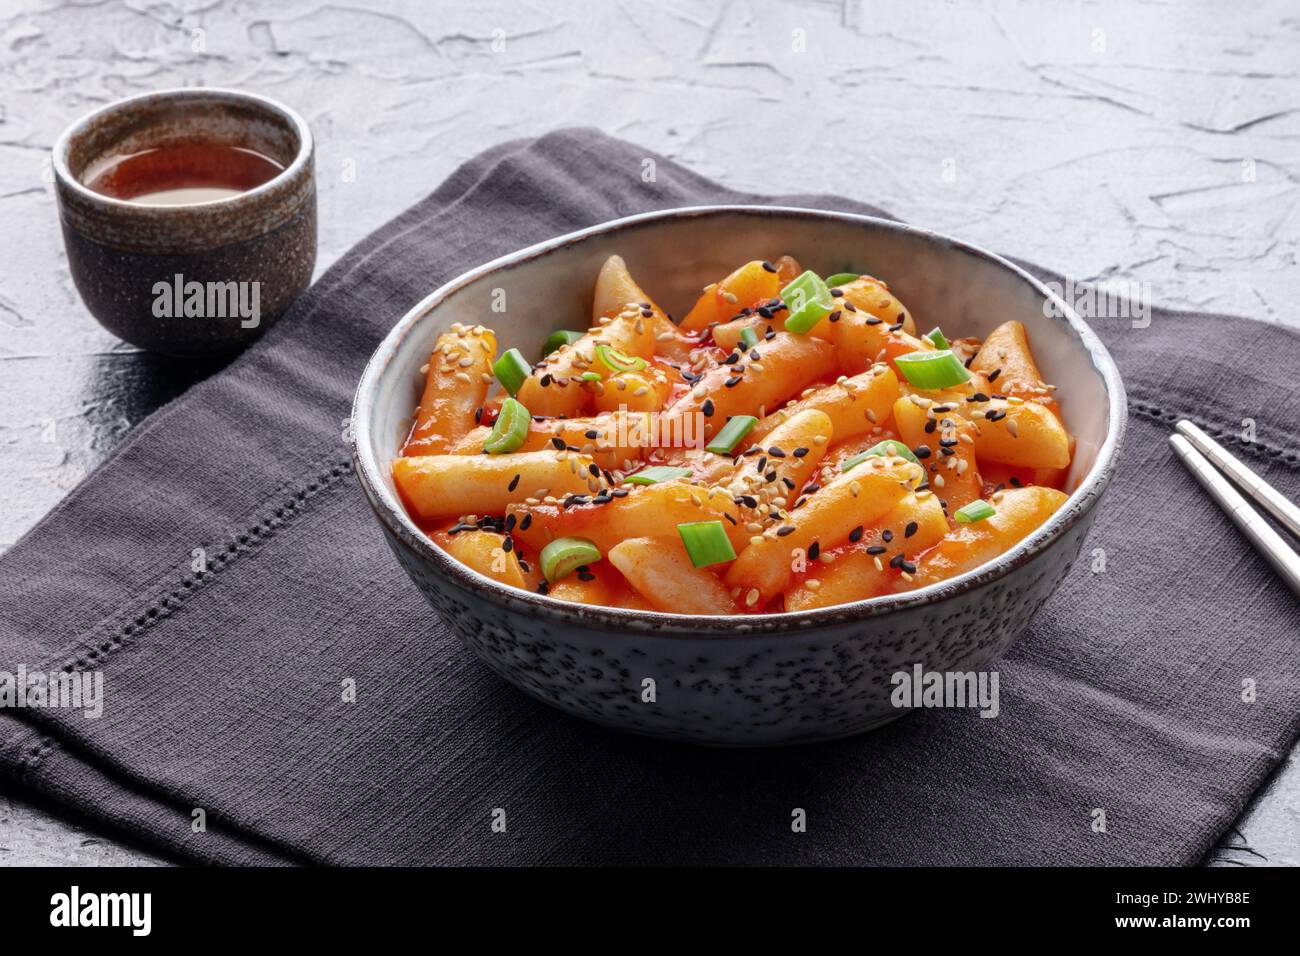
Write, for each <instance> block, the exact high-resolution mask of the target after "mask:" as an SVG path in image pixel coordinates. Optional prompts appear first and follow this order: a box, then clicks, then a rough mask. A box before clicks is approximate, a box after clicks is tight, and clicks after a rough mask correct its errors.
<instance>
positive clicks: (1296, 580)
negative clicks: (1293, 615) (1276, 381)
mask: <svg viewBox="0 0 1300 956" xmlns="http://www.w3.org/2000/svg"><path fill="white" fill-rule="evenodd" d="M1169 444H1170V445H1172V446H1173V449H1174V453H1175V454H1176V455H1178V457H1179V458H1181V459H1182V460H1183V464H1184V465H1186V466H1187V469H1188V470H1189V471H1190V472H1191V473H1192V475H1193V477H1195V478H1196V480H1197V481H1199V482H1200V483H1201V486H1202V487H1204V488H1205V490H1206V491H1208V492H1209V493H1210V497H1211V498H1213V499H1214V500H1215V501H1216V502H1218V505H1219V507H1220V508H1222V509H1223V511H1224V513H1225V514H1226V515H1227V516H1228V517H1229V518H1230V519H1231V520H1232V523H1233V524H1235V525H1236V526H1237V528H1238V529H1240V531H1241V533H1242V534H1244V535H1245V536H1246V537H1247V539H1249V540H1250V543H1251V544H1252V545H1253V546H1254V548H1255V550H1256V551H1258V552H1259V553H1260V554H1262V555H1263V556H1264V558H1265V559H1266V560H1267V561H1268V563H1269V564H1271V565H1273V569H1274V570H1275V571H1276V572H1277V573H1278V576H1279V577H1281V578H1282V580H1283V581H1285V582H1286V585H1287V587H1289V588H1290V589H1291V590H1292V591H1293V592H1294V593H1295V595H1296V596H1297V597H1300V554H1296V553H1295V551H1293V550H1292V549H1291V546H1290V545H1289V544H1287V543H1286V541H1285V540H1284V539H1283V538H1282V536H1281V535H1280V534H1278V533H1277V532H1276V531H1274V530H1273V527H1272V526H1271V525H1270V524H1269V523H1268V521H1267V520H1265V518H1264V516H1263V515H1261V514H1260V513H1259V512H1258V511H1256V510H1255V509H1254V508H1252V507H1251V506H1250V503H1249V502H1247V501H1246V499H1245V498H1243V497H1242V496H1241V495H1240V494H1239V493H1238V492H1237V489H1236V488H1234V487H1232V485H1231V484H1230V483H1229V482H1228V480H1227V479H1226V478H1224V477H1223V475H1221V474H1219V472H1218V471H1217V470H1215V467H1214V466H1213V465H1212V464H1210V461H1209V459H1207V458H1206V457H1205V456H1204V455H1202V454H1201V453H1200V452H1198V451H1197V450H1196V449H1195V448H1194V447H1193V446H1192V444H1191V442H1189V441H1188V440H1187V439H1186V438H1184V437H1183V436H1182V435H1170V436H1169ZM1224 454H1227V453H1226V452H1225V453H1224ZM1243 467H1244V466H1243Z"/></svg>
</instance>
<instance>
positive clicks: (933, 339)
mask: <svg viewBox="0 0 1300 956" xmlns="http://www.w3.org/2000/svg"><path fill="white" fill-rule="evenodd" d="M925 337H926V338H927V339H929V340H930V343H931V344H932V345H933V346H934V347H935V348H937V349H946V348H947V347H948V340H947V339H945V338H944V337H943V332H942V331H940V330H939V329H937V328H935V329H931V330H930V331H929V333H928V334H927V335H926V336H925Z"/></svg>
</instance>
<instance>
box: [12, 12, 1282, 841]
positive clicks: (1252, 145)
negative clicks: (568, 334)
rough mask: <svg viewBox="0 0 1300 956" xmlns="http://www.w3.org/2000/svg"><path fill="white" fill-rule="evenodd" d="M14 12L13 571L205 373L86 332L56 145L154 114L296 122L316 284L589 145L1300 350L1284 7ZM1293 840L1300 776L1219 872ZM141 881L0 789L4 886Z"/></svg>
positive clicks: (86, 837) (65, 823) (1263, 809)
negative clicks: (223, 109)
mask: <svg viewBox="0 0 1300 956" xmlns="http://www.w3.org/2000/svg"><path fill="white" fill-rule="evenodd" d="M0 7H2V9H0V224H3V228H0V244H2V245H0V502H3V504H2V505H0V550H3V549H4V548H5V547H7V546H8V545H10V544H12V543H13V542H14V541H15V540H16V539H17V538H18V537H19V536H21V535H22V534H23V532H24V531H26V530H27V529H28V528H29V527H31V525H32V524H34V523H35V522H36V521H37V519H39V518H40V516H41V515H43V514H44V513H45V512H47V511H48V510H49V509H50V508H51V507H53V506H54V505H55V504H56V503H57V502H58V500H59V499H60V497H61V496H62V495H64V494H65V493H66V492H67V491H68V489H69V488H71V487H72V486H73V485H74V484H75V483H76V482H77V481H78V480H79V478H80V477H81V476H82V475H83V474H85V472H86V471H87V470H89V469H90V468H93V467H94V465H95V464H96V463H97V462H98V461H99V460H100V459H101V458H102V457H103V456H104V455H105V453H106V452H107V451H108V450H109V449H111V448H112V447H113V446H114V445H115V444H116V443H117V442H118V441H120V440H121V438H122V436H123V435H124V434H126V432H127V431H128V430H130V429H131V428H132V427H133V426H134V425H135V424H136V423H137V422H138V421H139V420H140V419H141V418H143V417H144V416H145V415H147V414H148V413H149V412H150V411H151V410H153V409H154V408H156V407H157V406H158V405H159V404H161V403H162V402H165V401H167V400H168V399H170V398H171V397H173V396H174V395H176V394H178V393H179V392H180V391H182V390H183V389H184V388H185V387H186V386H187V385H188V384H189V383H190V381H192V378H193V373H192V372H189V371H187V370H184V369H180V368H177V367H175V366H174V365H173V364H172V363H169V362H167V361H166V360H159V359H155V358H152V357H150V356H146V355H142V354H140V353H138V352H135V351H133V350H132V349H130V348H127V347H125V346H123V345H122V344H121V343H120V342H117V341H116V340H114V339H113V338H112V337H111V336H110V335H108V334H107V333H106V332H104V331H102V330H101V329H100V328H99V327H98V326H97V325H96V324H95V322H94V320H93V319H91V317H90V316H89V314H88V313H87V312H86V311H85V309H84V308H83V307H82V305H81V303H80V301H79V300H78V298H77V295H76V292H75V290H74V289H73V287H72V283H71V280H70V278H69V276H68V273H67V269H66V264H65V261H64V257H63V250H62V245H61V241H60V237H59V231H58V226H57V219H56V213H55V207H54V199H53V194H52V192H51V187H50V183H49V175H48V161H47V157H48V154H49V150H50V147H51V146H52V145H53V143H54V140H55V138H56V136H57V135H58V133H59V131H60V129H61V128H62V127H63V126H64V125H65V124H66V123H68V122H69V121H71V120H72V119H74V118H75V117H77V116H79V115H80V114H82V113H84V112H86V111H87V110H90V109H92V108H94V107H96V106H98V105H100V104H103V103H106V102H109V101H111V100H114V99H117V98H119V97H122V96H126V95H129V94H133V93H137V92H143V91H146V90H150V89H158V88H163V87H168V86H180V85H201V84H202V85H216V86H232V87H243V88H248V89H251V90H254V91H257V92H262V93H266V94H268V95H270V96H274V97H277V98H279V99H282V100H284V101H286V102H288V103H290V104H291V105H293V106H295V107H297V108H298V109H299V110H300V111H301V112H302V113H303V114H304V115H306V117H307V119H308V120H309V121H310V123H311V125H312V128H313V129H314V131H315V133H316V136H317V141H318V150H319V152H318V159H317V162H318V174H319V183H320V213H321V233H320V249H321V265H322V266H327V265H329V264H330V263H331V262H332V261H333V260H335V259H336V258H337V257H338V256H339V255H340V254H341V253H342V252H343V251H344V250H346V249H347V247H348V246H350V245H351V244H352V243H354V242H355V241H357V240H358V239H360V238H361V237H362V236H364V235H365V234H366V233H367V232H368V231H370V230H371V229H373V228H375V227H376V226H378V225H380V224H381V223H383V222H384V221H385V220H387V219H388V218H390V217H392V216H393V215H395V214H396V213H398V212H400V211H401V210H402V209H404V208H405V207H406V206H408V205H410V204H411V203H412V202H414V201H415V200H416V199H417V198H419V197H420V196H422V195H424V194H425V193H426V192H428V191H430V190H431V189H432V188H433V187H434V186H435V185H437V184H438V183H439V182H440V181H441V180H442V179H443V178H444V177H445V176H446V175H447V174H448V173H450V172H451V170H452V169H453V168H455V166H456V165H458V164H459V163H460V162H462V161H463V160H465V159H467V158H469V157H470V156H471V155H473V154H474V153H477V152H478V151H480V150H482V149H484V148H486V147H488V146H490V145H492V144H494V143H497V142H500V141H502V140H505V139H510V138H513V137H517V136H523V135H531V134H537V133H542V132H544V131H546V130H549V129H553V128H555V127H559V126H566V125H594V126H598V127H601V128H602V129H604V130H606V131H608V132H610V133H613V134H615V135H618V136H622V137H624V138H626V139H630V140H632V141H635V142H640V143H644V144H645V145H646V146H647V147H650V148H653V149H655V150H657V151H659V152H662V153H665V154H667V155H669V156H671V157H673V158H675V159H678V160H681V161H682V162H684V163H686V164H687V165H689V166H691V167H693V168H694V169H696V170H698V171H699V172H701V173H704V174H705V175H708V176H713V177H716V178H718V179H721V180H723V181H725V182H727V183H728V184H730V185H732V186H735V187H737V188H741V189H752V190H756V191H760V192H763V191H767V192H776V191H785V192H792V191H828V192H834V193H840V194H843V195H847V196H853V197H856V198H859V199H863V200H866V201H868V202H872V203H876V204H878V205H881V206H883V207H885V208H888V209H890V210H892V211H893V212H894V213H895V214H896V215H898V216H900V217H901V218H904V219H906V220H908V221H910V222H914V223H918V224H923V225H926V226H929V227H932V228H935V229H938V230H941V231H944V232H951V233H956V234H958V235H961V236H963V237H965V238H968V239H970V240H972V241H974V242H976V243H979V244H982V245H985V246H988V247H990V248H993V249H997V250H999V251H1001V252H1004V253H1007V254H1010V255H1013V256H1018V257H1022V258H1025V259H1028V260H1032V261H1034V262H1038V263H1041V264H1043V265H1046V266H1050V267H1052V268H1054V269H1057V270H1058V271H1061V272H1064V273H1066V274H1068V275H1069V276H1071V277H1073V278H1075V279H1078V280H1089V281H1116V282H1124V283H1140V284H1144V285H1142V286H1141V288H1144V289H1147V290H1149V293H1150V294H1151V296H1152V297H1153V298H1154V299H1155V300H1156V301H1158V302H1161V303H1163V304H1166V305H1171V306H1175V307H1178V306H1183V307H1195V308H1199V309H1209V310H1217V311H1223V312H1232V313H1240V314H1246V315H1251V316H1254V317H1257V318H1260V319H1264V320H1267V321H1275V322H1288V323H1293V324H1300V309H1297V308H1296V306H1295V302H1296V301H1297V299H1298V298H1300V272H1297V270H1296V259H1297V252H1298V251H1300V214H1298V213H1297V206H1298V203H1300V155H1298V154H1297V142H1298V141H1300V82H1298V79H1300V9H1297V8H1296V6H1295V4H1294V3H1287V2H1285V0H1266V2H1261V3H1259V4H1256V5H1252V6H1251V7H1248V8H1241V9H1238V8H1234V9H1232V10H1231V11H1230V12H1229V11H1227V10H1226V9H1225V8H1224V6H1223V5H1222V4H1220V3H1211V2H1207V3H1198V4H1176V3H1164V2H1148V3H1133V2H1127V0H1097V2H1093V3H1089V4H1071V5H1069V6H1068V7H1067V6H1065V5H1059V4H1058V5H1046V4H1042V5H1040V4H1036V3H1031V2H1024V0H1021V2H1005V3H991V4H990V3H944V4H937V3H936V4H933V5H922V4H921V3H917V2H908V0H899V2H876V0H872V2H869V3H865V2H864V3H855V2H845V3H834V2H811V0H802V2H793V0H792V2H785V3H757V2H754V3H745V2H732V3H704V2H698V0H694V2H689V0H681V2H674V3H670V4H662V5H658V4H649V3H618V4H615V3H602V4H579V3H574V2H549V3H546V4H540V3H539V4H528V5H523V4H509V3H496V2H476V3H460V4H450V3H447V4H439V3H429V2H417V0H406V2H393V3H384V4H380V3H377V2H374V3H363V2H357V3H353V4H346V3H335V4H328V5H321V4H317V3H311V2H305V0H276V2H270V0H243V2H238V3H219V2H218V3H213V2H211V0H173V2H168V3H153V2H149V0H127V2H123V3H115V2H101V3H98V4H93V5H87V4H83V3H73V2H70V0H4V2H3V4H0ZM466 7H472V8H473V9H466ZM760 128H761V129H763V130H767V131H770V130H775V129H780V130H782V131H784V132H785V133H786V134H787V135H786V136H785V138H784V140H783V144H782V145H779V146H778V145H773V138H772V137H771V136H764V137H763V141H762V145H761V146H755V145H754V143H755V142H756V137H755V132H756V131H757V130H758V129H760ZM1134 334H1140V331H1139V330H1135V331H1134ZM1298 834H1300V767H1297V764H1296V761H1295V759H1294V757H1293V758H1292V760H1291V761H1290V762H1289V763H1288V764H1287V765H1286V766H1285V767H1283V768H1282V769H1281V770H1280V771H1279V773H1278V774H1277V775H1276V776H1275V778H1274V780H1273V781H1272V783H1271V784H1270V786H1269V787H1267V788H1266V789H1265V791H1264V792H1262V793H1261V794H1259V795H1257V796H1256V799H1255V801H1254V803H1253V805H1252V806H1251V808H1250V809H1249V810H1248V812H1247V813H1246V814H1245V816H1244V817H1243V819H1242V820H1241V822H1240V823H1239V824H1238V826H1237V829H1236V831H1235V832H1233V833H1231V834H1229V835H1228V837H1226V838H1225V840H1224V842H1223V845H1222V846H1221V847H1220V848H1219V849H1218V850H1216V851H1215V852H1214V853H1213V854H1212V855H1211V861H1210V862H1214V863H1219V864H1222V865H1248V864H1254V863H1263V862H1267V863H1275V864H1276V863H1290V864H1300V836H1298ZM154 861H156V858H155V857H153V856H151V855H150V854H149V853H148V852H147V851H144V850H141V849H140V848H136V847H132V846H129V845H125V844H123V843H122V842H120V840H119V839H118V838H116V837H110V836H105V835H101V834H92V833H90V832H88V831H86V830H85V829H83V828H82V827H81V826H80V825H79V824H78V823H77V822H76V821H72V820H66V819H63V818H62V816H61V815H59V814H58V813H57V811H54V810H51V809H50V808H47V807H43V806H39V805H35V804H33V803H31V802H30V801H29V800H28V798H27V797H26V796H24V795H22V794H20V793H17V792H15V791H13V790H4V789H0V865H2V864H6V863H147V862H154Z"/></svg>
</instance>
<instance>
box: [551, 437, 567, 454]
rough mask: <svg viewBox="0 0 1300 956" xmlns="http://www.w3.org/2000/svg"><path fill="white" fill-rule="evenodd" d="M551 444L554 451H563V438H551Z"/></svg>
mask: <svg viewBox="0 0 1300 956" xmlns="http://www.w3.org/2000/svg"><path fill="white" fill-rule="evenodd" d="M551 444H552V445H553V446H554V447H555V450H556V451H564V448H565V444H564V439H563V438H552V439H551Z"/></svg>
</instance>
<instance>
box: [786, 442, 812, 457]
mask: <svg viewBox="0 0 1300 956" xmlns="http://www.w3.org/2000/svg"><path fill="white" fill-rule="evenodd" d="M790 454H792V455H794V457H796V458H802V457H803V456H804V455H806V454H808V449H807V448H804V447H803V446H802V445H801V446H799V447H798V448H796V449H795V450H794V451H792V452H790Z"/></svg>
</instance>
